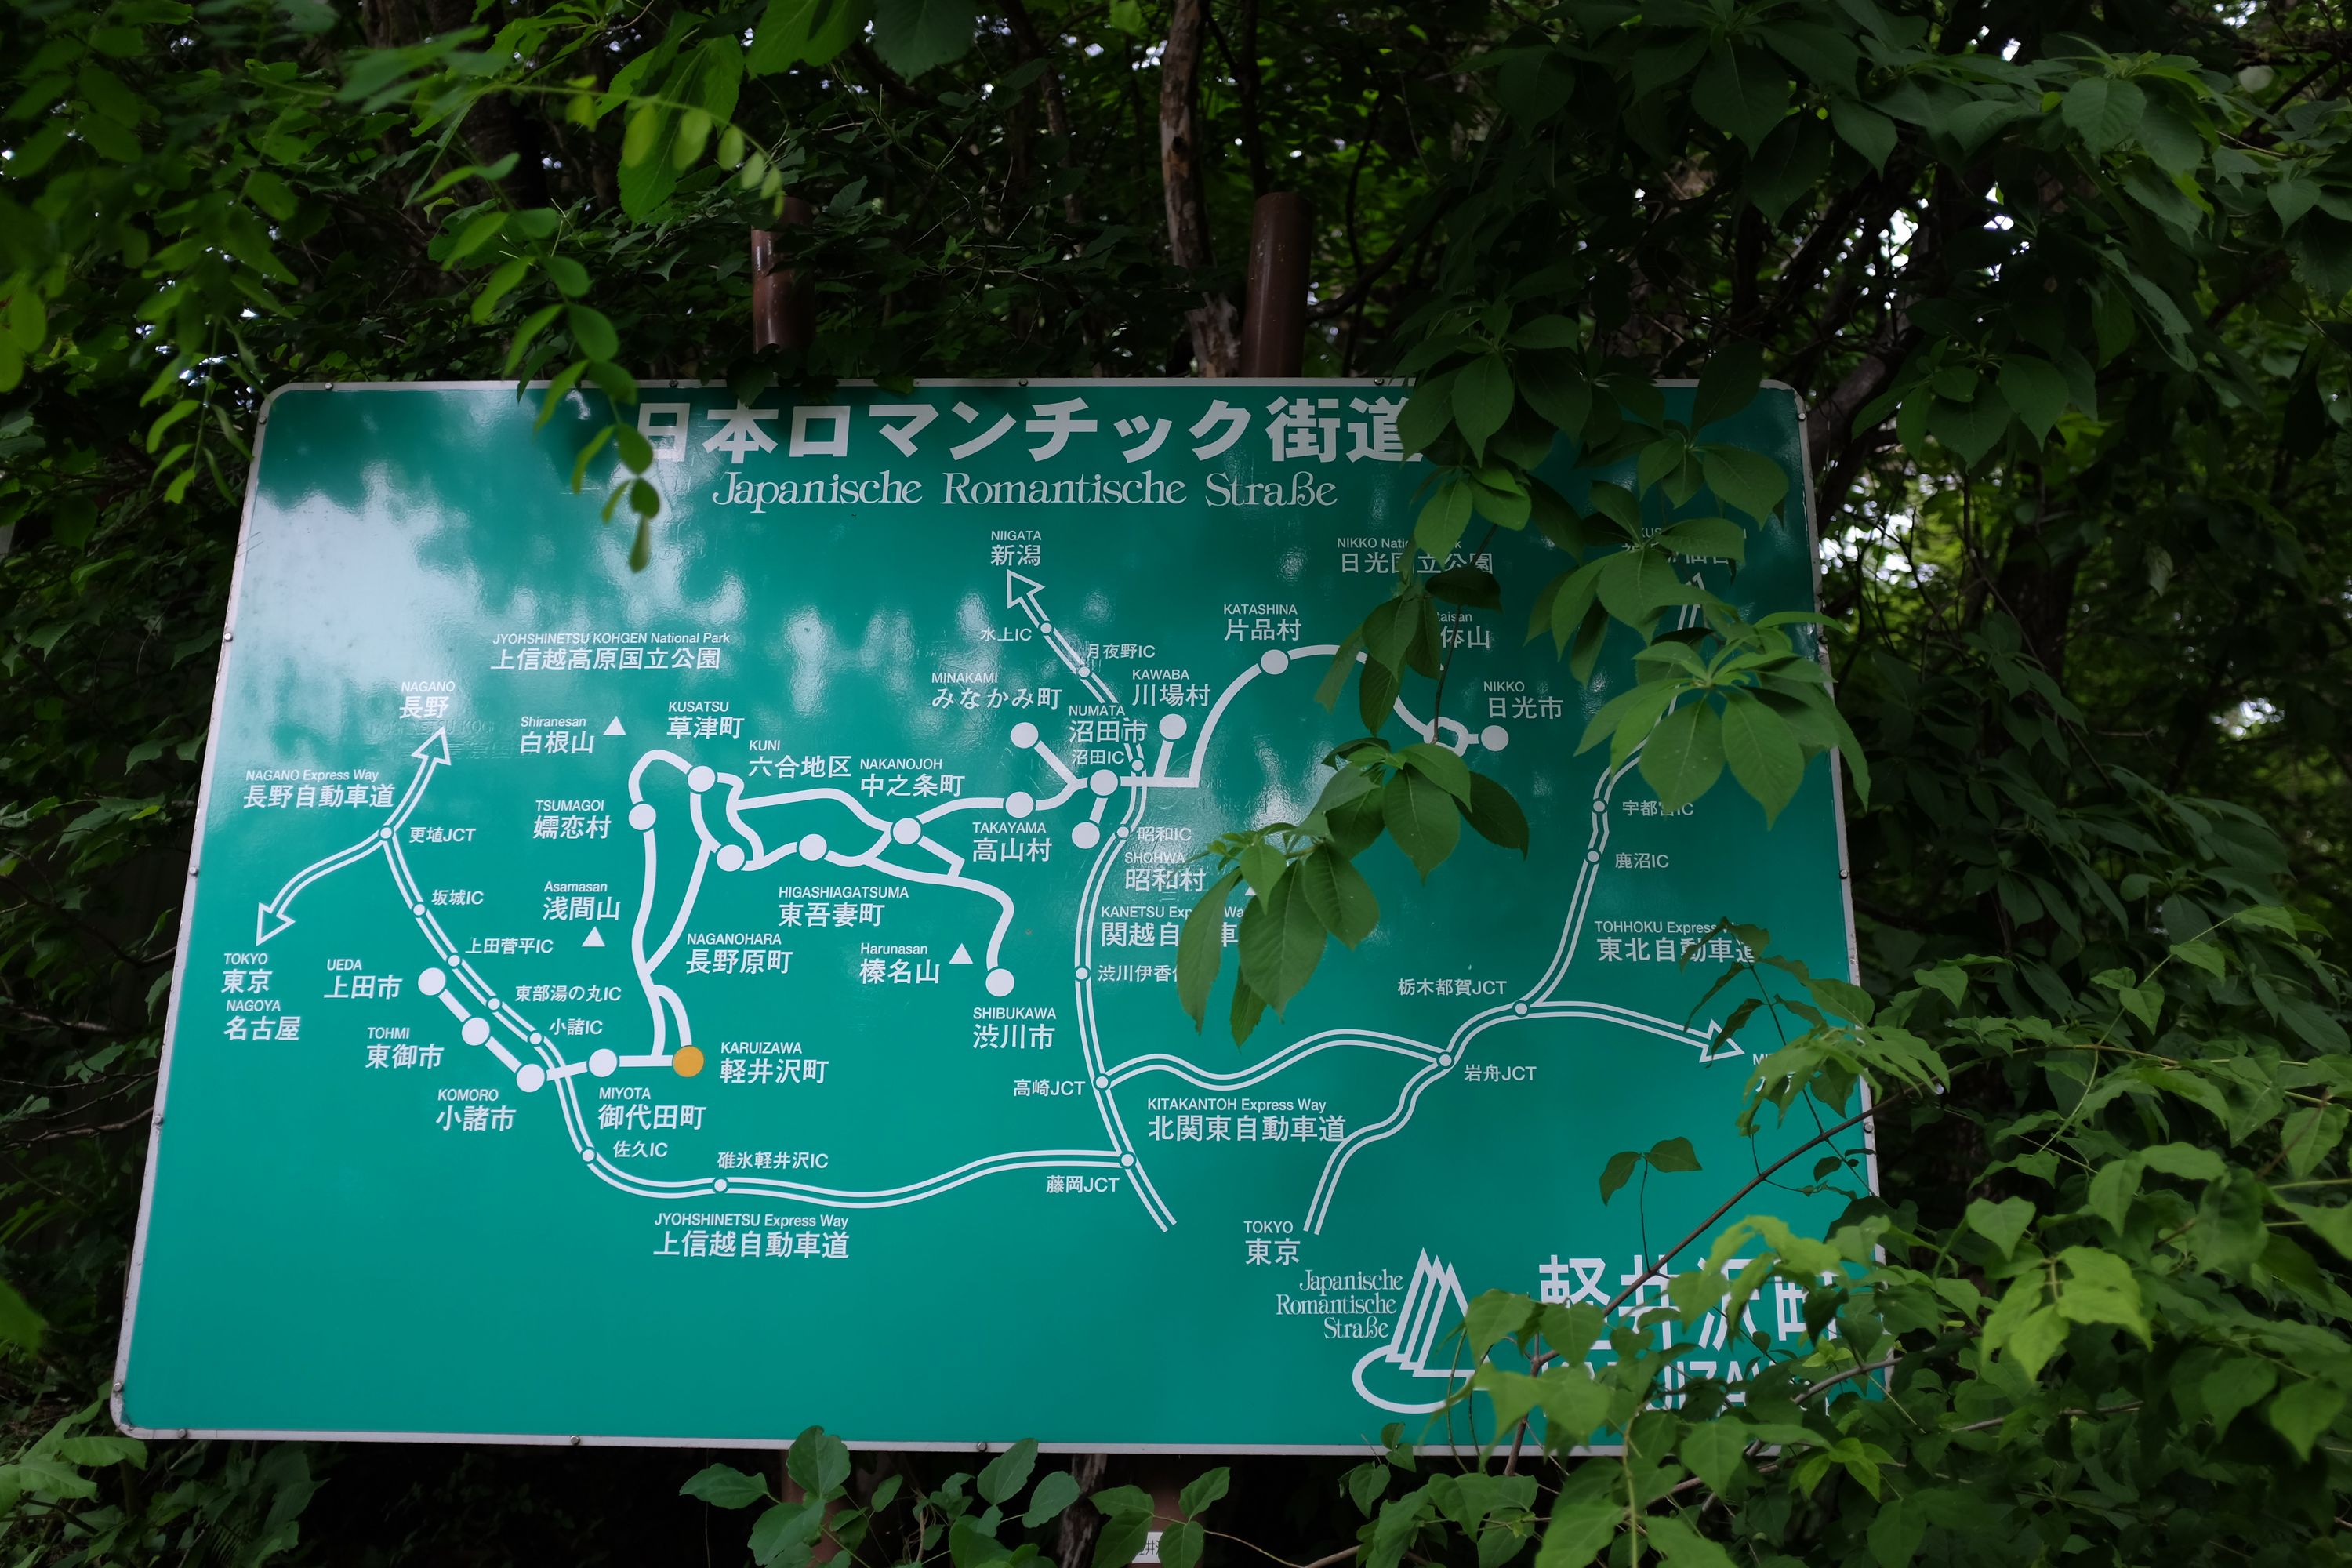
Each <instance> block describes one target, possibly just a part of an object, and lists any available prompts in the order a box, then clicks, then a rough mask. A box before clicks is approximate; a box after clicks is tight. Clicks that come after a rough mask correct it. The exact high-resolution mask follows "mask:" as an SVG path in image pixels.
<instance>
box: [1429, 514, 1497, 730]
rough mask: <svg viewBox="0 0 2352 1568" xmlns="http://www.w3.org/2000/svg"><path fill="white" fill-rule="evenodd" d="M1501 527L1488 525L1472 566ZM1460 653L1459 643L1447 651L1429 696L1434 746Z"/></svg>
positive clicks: (1492, 524)
mask: <svg viewBox="0 0 2352 1568" xmlns="http://www.w3.org/2000/svg"><path fill="white" fill-rule="evenodd" d="M1501 526H1502V525H1501V524H1500V523H1494V522H1490V523H1488V524H1487V525H1486V537H1485V538H1484V539H1481V540H1480V541H1479V542H1478V548H1477V549H1475V550H1473V551H1472V552H1470V562H1471V564H1473V565H1475V564H1477V561H1478V557H1480V556H1481V555H1484V554H1486V547H1487V546H1488V545H1490V544H1492V543H1494V542H1495V530H1496V529H1497V528H1499V527H1501ZM1438 624H1439V626H1441V627H1443V626H1444V622H1443V621H1440V622H1439V623H1438ZM1437 640H1438V641H1439V642H1441V643H1442V642H1444V640H1445V638H1444V635H1443V633H1442V632H1441V634H1440V636H1439V637H1438V639H1437ZM1459 652H1461V645H1460V644H1458V643H1457V644H1455V645H1454V647H1453V648H1452V649H1450V650H1448V651H1447V653H1446V655H1445V658H1444V662H1442V663H1440V664H1439V665H1438V667H1437V685H1436V688H1435V689H1433V690H1432V691H1431V692H1430V694H1429V734H1428V736H1427V737H1426V739H1427V740H1428V741H1429V742H1430V743H1431V744H1433V745H1434V744H1435V743H1436V742H1437V719H1438V715H1439V714H1440V713H1442V712H1444V710H1445V678H1446V677H1447V676H1449V675H1452V674H1453V673H1454V655H1455V654H1456V653H1459Z"/></svg>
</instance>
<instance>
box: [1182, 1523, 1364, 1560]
mask: <svg viewBox="0 0 2352 1568" xmlns="http://www.w3.org/2000/svg"><path fill="white" fill-rule="evenodd" d="M1204 1533H1206V1534H1210V1535H1213V1536H1215V1537H1216V1538H1217V1539H1218V1540H1220V1541H1230V1542H1234V1544H1235V1545H1236V1546H1246V1547H1248V1548H1249V1549H1250V1550H1251V1551H1252V1552H1256V1553H1257V1554H1258V1555H1259V1556H1260V1557H1263V1558H1265V1559H1266V1560H1267V1561H1268V1562H1272V1563H1281V1564H1282V1568H1338V1564H1339V1563H1345V1562H1346V1561H1348V1559H1349V1558H1350V1557H1353V1556H1354V1555H1355V1554H1356V1553H1357V1552H1358V1551H1359V1550H1360V1548H1358V1547H1354V1546H1343V1547H1341V1548H1340V1549H1339V1551H1337V1552H1332V1553H1331V1554H1330V1555H1329V1556H1328V1557H1318V1558H1317V1559H1316V1560H1315V1561H1314V1562H1312V1563H1293V1562H1292V1561H1291V1560H1290V1559H1289V1558H1287V1557H1277V1556H1276V1555H1275V1554H1274V1553H1273V1552H1268V1551H1267V1550H1266V1549H1265V1547H1263V1546H1260V1545H1259V1544H1258V1543H1257V1542H1255V1541H1251V1540H1249V1539H1248V1538H1246V1537H1244V1536H1239V1535H1228V1534H1226V1533H1225V1532H1224V1531H1222V1530H1211V1531H1205V1532H1204Z"/></svg>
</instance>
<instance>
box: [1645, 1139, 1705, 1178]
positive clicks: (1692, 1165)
mask: <svg viewBox="0 0 2352 1568" xmlns="http://www.w3.org/2000/svg"><path fill="white" fill-rule="evenodd" d="M1642 1157H1643V1159H1645V1160H1647V1161H1649V1162H1650V1169H1652V1170H1654V1171H1657V1172H1660V1173H1671V1172H1675V1171H1696V1170H1697V1169H1698V1168H1699V1164H1698V1151H1697V1150H1696V1149H1694V1148H1692V1147H1691V1141H1690V1140H1689V1139H1687V1138H1668V1139H1665V1140H1664V1141H1663V1142H1657V1143H1654V1144H1652V1145H1651V1146H1650V1152H1648V1153H1647V1154H1644V1155H1643V1156H1642Z"/></svg>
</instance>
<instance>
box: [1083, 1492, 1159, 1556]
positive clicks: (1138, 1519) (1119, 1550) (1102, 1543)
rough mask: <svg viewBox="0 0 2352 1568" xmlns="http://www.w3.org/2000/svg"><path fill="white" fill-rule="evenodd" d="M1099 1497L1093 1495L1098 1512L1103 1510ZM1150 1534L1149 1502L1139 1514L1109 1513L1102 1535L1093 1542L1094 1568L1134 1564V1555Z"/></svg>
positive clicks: (1145, 1502)
mask: <svg viewBox="0 0 2352 1568" xmlns="http://www.w3.org/2000/svg"><path fill="white" fill-rule="evenodd" d="M1102 1498H1103V1494H1102V1493H1100V1492H1097V1493H1096V1494H1095V1506H1096V1507H1097V1508H1100V1507H1102ZM1150 1532H1151V1504H1150V1499H1148V1498H1147V1499H1146V1500H1144V1508H1143V1511H1142V1512H1141V1513H1133V1512H1118V1513H1110V1514H1109V1515H1108V1517H1107V1518H1106V1519H1105V1520H1104V1521H1103V1527H1102V1533H1101V1534H1100V1535H1098V1536H1097V1537H1096V1538H1095V1555H1094V1568H1127V1565H1128V1564H1129V1563H1132V1562H1134V1561H1135V1554H1136V1553H1137V1552H1140V1551H1142V1550H1143V1542H1144V1538H1145V1537H1146V1536H1148V1535H1149V1534H1150ZM1162 1539H1163V1540H1164V1539H1165V1537H1163V1538H1162Z"/></svg>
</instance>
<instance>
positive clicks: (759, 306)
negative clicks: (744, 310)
mask: <svg viewBox="0 0 2352 1568" xmlns="http://www.w3.org/2000/svg"><path fill="white" fill-rule="evenodd" d="M815 216H816V212H815V209H814V208H813V207H811V206H810V205H808V203H806V202H804V201H803V200H802V199H801V198H800V197H798V196H786V197H785V198H784V206H783V211H782V213H781V214H779V215H778V220H779V222H780V223H782V225H783V226H785V227H791V226H795V225H799V224H805V223H807V222H809V221H811V220H812V219H813V218H814V217H815ZM814 342H816V290H815V289H814V288H813V287H811V284H810V280H809V279H805V278H803V277H802V276H801V275H800V273H799V272H798V271H797V270H795V269H793V268H789V267H787V268H778V267H777V266H776V237H775V235H774V234H773V233H772V232H771V231H770V230H768V229H764V228H755V229H753V230H752V231H751V346H752V347H753V348H754V349H767V348H780V349H797V350H799V351H801V352H802V353H806V352H807V351H808V349H809V347H810V346H811V345H812V344H814Z"/></svg>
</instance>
